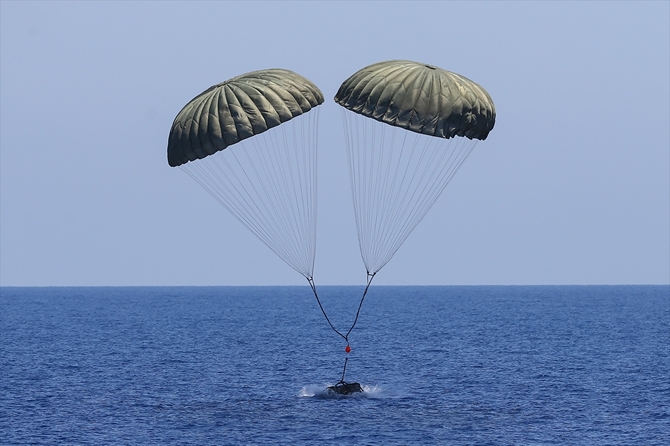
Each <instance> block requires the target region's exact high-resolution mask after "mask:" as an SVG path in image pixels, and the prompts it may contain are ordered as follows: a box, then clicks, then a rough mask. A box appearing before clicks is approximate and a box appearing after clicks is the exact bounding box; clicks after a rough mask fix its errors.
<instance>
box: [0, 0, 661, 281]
mask: <svg viewBox="0 0 670 446" xmlns="http://www.w3.org/2000/svg"><path fill="white" fill-rule="evenodd" d="M669 5H670V3H668V2H611V3H610V2H593V3H586V2H568V3H562V2H536V3H532V2H520V3H505V2H491V3H488V2H476V3H467V2H463V3H459V2H448V3H440V2H425V3H423V2H370V3H358V2H296V3H290V2H289V3H280V2H268V3H264V2H239V3H236V2H223V3H214V2H204V3H195V2H188V3H179V2H169V3H159V2H104V3H92V2H64V3H56V2H45V3H39V2H8V1H3V2H1V3H0V20H1V23H0V25H1V26H0V32H1V35H0V88H1V94H0V102H1V104H0V117H1V121H0V125H1V128H0V285H2V286H52V285H53V286H60V285H96V286H97V285H289V284H303V283H304V279H303V278H302V277H301V276H300V275H299V274H297V273H296V272H295V271H293V270H292V269H291V268H290V267H288V266H287V265H285V264H284V263H283V262H282V261H281V260H280V259H279V258H277V257H276V256H275V255H274V254H273V253H272V252H271V251H270V250H269V249H268V248H267V247H266V246H265V245H263V244H262V243H261V242H260V241H258V240H257V239H256V238H255V237H254V236H253V235H252V234H250V233H249V232H247V230H246V229H245V228H244V227H243V226H242V225H241V224H240V223H238V222H237V221H236V220H235V219H234V218H233V217H232V216H231V215H229V214H228V213H227V211H226V210H225V209H224V208H222V207H221V206H220V205H219V204H218V203H217V202H216V201H214V200H213V199H212V198H211V197H210V196H209V195H208V194H207V193H206V192H205V191H204V190H202V189H201V188H200V187H199V186H198V185H197V184H196V183H195V182H194V181H192V180H191V179H190V178H189V177H188V176H187V175H186V174H184V173H183V172H181V171H180V170H179V169H174V168H170V167H169V166H168V164H167V157H166V143H167V136H168V132H169V130H170V126H171V124H172V121H173V119H174V117H175V116H176V114H177V113H178V112H179V110H180V109H181V108H182V107H183V105H185V104H186V103H187V102H188V101H189V100H190V99H192V98H193V97H194V96H195V95H197V94H198V93H200V92H201V91H203V90H205V89H206V88H208V87H209V86H211V85H213V84H216V83H219V82H222V81H224V80H226V79H229V78H231V77H234V76H237V75H240V74H242V73H246V72H248V71H252V70H258V69H264V68H273V67H278V68H287V69H290V70H293V71H296V72H298V73H300V74H301V75H303V76H305V77H307V78H308V79H310V80H311V81H312V82H314V83H315V84H316V85H317V86H319V88H320V89H321V90H322V91H323V93H324V95H325V97H326V101H325V103H324V104H323V105H322V106H321V109H320V130H319V217H318V242H317V256H316V267H315V281H316V283H317V284H323V285H325V284H333V285H339V284H362V283H363V281H364V279H365V269H364V267H363V264H362V261H361V258H360V254H359V252H358V245H357V238H356V230H355V225H354V218H353V211H352V204H351V196H350V192H349V184H348V177H347V170H346V155H345V150H344V139H343V134H342V133H343V130H342V122H341V117H340V111H339V108H340V107H339V106H338V105H336V104H335V103H334V102H333V99H332V98H333V96H334V94H335V93H336V91H337V89H338V87H339V86H340V84H341V83H342V81H344V80H345V79H346V78H347V77H349V76H350V75H351V74H353V73H354V72H355V71H357V70H358V69H360V68H362V67H364V66H366V65H369V64H371V63H374V62H379V61H383V60H390V59H408V60H414V61H418V62H423V63H428V64H432V65H436V66H439V67H441V68H444V69H447V70H450V71H454V72H456V73H459V74H462V75H464V76H466V77H468V78H470V79H472V80H473V81H475V82H477V83H479V84H481V85H482V86H483V87H484V88H486V90H487V91H488V92H489V93H490V95H491V97H492V98H493V100H494V102H495V105H496V110H497V119H496V126H495V128H494V129H493V131H492V132H491V134H490V135H489V137H488V139H487V140H486V141H484V142H481V143H479V144H478V145H477V147H476V148H475V150H474V152H473V153H472V154H471V155H470V157H469V159H468V160H467V162H466V163H465V164H464V165H463V166H462V167H461V169H460V170H459V172H458V173H457V174H456V176H455V178H454V180H453V181H452V182H451V183H450V185H449V186H448V187H447V189H446V190H445V193H444V194H443V195H442V196H441V197H440V199H439V200H438V201H437V203H436V204H435V206H434V207H433V209H431V211H430V212H429V213H428V215H427V216H426V218H425V219H424V220H423V221H422V222H421V223H420V224H419V226H418V227H417V228H416V230H415V231H414V233H413V234H412V235H411V236H410V237H409V238H408V239H407V241H406V242H405V244H404V245H403V246H402V247H401V248H400V250H399V251H398V252H397V253H396V255H395V257H394V258H393V260H391V262H390V263H389V264H388V265H387V266H386V267H385V268H384V269H383V270H382V271H381V272H380V273H379V274H378V275H377V278H376V279H375V283H377V284H380V285H381V284H394V285H404V284H415V285H431V284H436V285H450V284H454V285H456V284H459V285H460V284H466V285H478V284H482V285H484V284H502V285H504V284H652V283H653V284H667V283H670V124H669V123H670V86H669V82H668V79H670V69H669V66H670V48H669V42H670V31H669V30H670V23H669V22H670V8H669ZM204 228H210V229H207V230H205V229H204ZM211 228H216V229H214V230H212V229H211Z"/></svg>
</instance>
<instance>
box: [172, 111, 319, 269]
mask: <svg viewBox="0 0 670 446" xmlns="http://www.w3.org/2000/svg"><path fill="white" fill-rule="evenodd" d="M318 111H319V110H318V109H313V110H311V111H310V112H309V113H305V114H303V115H301V116H298V117H296V118H294V119H292V120H291V121H289V122H286V123H284V124H282V125H280V126H278V127H274V128H272V129H269V130H268V131H266V132H263V133H261V134H259V135H256V136H254V137H252V138H248V139H245V140H243V141H240V142H238V143H237V144H234V145H232V146H229V147H228V148H226V149H225V150H223V151H221V152H218V153H215V154H212V155H209V156H207V157H206V158H204V159H199V160H195V161H191V162H188V163H186V164H184V165H182V166H181V169H182V170H183V171H184V172H186V173H187V174H188V175H189V176H190V177H191V178H193V179H194V180H195V181H196V182H197V183H198V184H200V186H202V187H203V188H204V189H205V190H206V191H207V192H209V193H210V195H212V196H213V197H214V198H215V199H216V200H217V201H218V202H219V203H220V204H221V205H222V206H223V207H224V208H226V209H228V210H229V211H230V212H231V213H232V214H233V216H234V217H235V218H237V220H239V221H240V222H241V223H242V224H243V225H244V226H246V227H247V229H249V230H250V231H251V232H252V233H253V234H254V235H256V236H257V237H258V238H259V239H260V240H261V241H262V242H263V243H264V244H265V245H267V246H268V247H269V248H270V249H271V250H272V251H273V252H274V253H275V254H277V255H278V256H279V257H280V258H281V259H282V260H284V261H285V262H286V263H287V264H288V265H289V266H291V267H292V268H293V269H295V270H296V271H297V272H299V273H300V274H301V275H303V276H304V277H306V278H308V279H311V278H312V275H313V270H314V258H315V254H316V198H317V197H316V194H317V190H316V183H317V181H316V174H317V137H316V130H317V128H318Z"/></svg>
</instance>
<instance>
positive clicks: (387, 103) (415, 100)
mask: <svg viewBox="0 0 670 446" xmlns="http://www.w3.org/2000/svg"><path fill="white" fill-rule="evenodd" d="M335 102H337V103H338V104H340V105H341V106H342V107H344V108H346V109H348V110H351V111H352V112H354V113H358V114H361V115H363V116H366V117H368V118H372V119H375V120H377V121H380V122H383V123H386V124H389V125H392V126H396V127H401V128H404V129H406V130H410V131H413V132H416V133H422V134H424V135H430V136H437V137H440V138H452V137H454V136H465V137H467V138H469V139H473V138H474V139H481V140H484V139H486V137H487V136H488V134H489V132H490V131H491V129H493V126H494V125H495V120H496V111H495V106H494V105H493V100H492V99H491V96H489V94H488V93H487V92H486V90H484V89H483V88H482V87H481V86H480V85H478V84H476V83H474V82H472V81H471V80H470V79H467V78H466V77H463V76H461V75H459V74H456V73H452V72H450V71H446V70H443V69H441V68H438V67H434V66H432V65H426V64H422V63H417V62H411V61H407V60H391V61H387V62H379V63H376V64H373V65H370V66H368V67H365V68H363V69H361V70H359V71H357V72H356V73H354V74H353V75H352V76H351V77H350V78H349V79H347V80H346V81H344V82H343V83H342V85H341V86H340V89H339V90H338V92H337V94H336V95H335Z"/></svg>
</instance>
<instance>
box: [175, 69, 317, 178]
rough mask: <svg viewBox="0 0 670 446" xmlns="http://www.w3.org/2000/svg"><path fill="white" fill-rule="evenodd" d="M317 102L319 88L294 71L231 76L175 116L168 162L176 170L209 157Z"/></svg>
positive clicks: (259, 72)
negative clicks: (183, 165)
mask: <svg viewBox="0 0 670 446" xmlns="http://www.w3.org/2000/svg"><path fill="white" fill-rule="evenodd" d="M322 103H323V93H321V90H319V89H318V87H317V86H316V85H314V84H313V83H312V82H310V81H309V80H307V79H305V78H304V77H302V76H300V75H299V74H297V73H294V72H293V71H289V70H283V69H279V68H273V69H269V70H261V71H253V72H251V73H247V74H243V75H241V76H237V77H234V78H232V79H229V80H227V81H225V82H222V83H220V84H218V85H214V86H213V87H210V88H209V89H207V90H205V91H204V92H202V93H201V94H199V95H198V96H196V97H195V98H194V99H193V100H191V101H190V102H189V103H188V104H186V106H185V107H184V108H183V109H182V110H181V111H180V112H179V114H178V115H177V117H176V118H175V120H174V122H173V123H172V129H171V130H170V136H169V138H168V163H169V164H170V166H172V167H176V166H180V165H182V164H184V163H187V162H189V161H193V160H196V159H200V158H204V157H206V156H208V155H212V154H213V153H216V152H218V151H220V150H223V149H225V148H226V147H228V146H229V145H231V144H235V143H237V142H239V141H242V140H243V139H246V138H249V137H251V136H254V135H257V134H259V133H262V132H265V131H266V130H268V129H270V128H272V127H275V126H278V125H279V124H281V123H283V122H286V121H289V120H291V119H293V118H295V117H296V116H299V115H302V114H303V113H306V112H308V111H309V110H311V109H312V108H313V107H316V106H317V105H319V104H322Z"/></svg>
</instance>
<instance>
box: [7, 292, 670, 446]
mask: <svg viewBox="0 0 670 446" xmlns="http://www.w3.org/2000/svg"><path fill="white" fill-rule="evenodd" d="M319 291H320V296H321V297H322V301H323V303H324V306H325V308H326V311H327V312H328V314H329V316H330V318H331V321H333V323H334V324H335V326H337V327H338V328H340V329H346V328H348V325H350V324H351V322H352V320H353V317H354V315H355V311H356V307H357V304H358V299H359V297H360V293H361V292H362V287H321V288H320V289H319ZM350 341H351V346H352V351H351V353H349V354H348V355H346V353H345V352H344V347H345V343H344V341H343V340H342V339H341V338H339V336H337V335H336V334H335V333H334V332H333V331H332V330H331V329H330V327H329V326H328V325H327V323H326V321H325V319H324V318H323V315H322V314H321V313H320V310H319V309H318V306H317V304H316V301H315V299H314V297H313V296H312V295H311V294H310V290H309V288H308V287H307V286H305V287H212V288H210V287H184V288H181V287H167V288H162V287H148V288H141V287H140V288H134V287H131V288H7V287H5V288H1V289H0V444H3V445H5V444H44V445H57V444H68V445H77V444H81V445H106V444H110V445H126V444H127V445H135V444H138V445H173V444H175V445H181V444H184V445H187V444H194V445H209V444H213V445H214V444H217V445H218V444H220V445H227V444H231V445H234V444H342V445H349V444H368V445H374V444H383V445H394V444H399V445H400V444H453V445H460V444H463V445H466V444H467V445H471V444H472V445H517V444H518V445H549V444H560V445H566V444H571V445H668V444H670V353H669V352H670V287H668V286H533V287H515V286H514V287H496V286H482V287H375V286H374V285H373V286H372V288H371V290H370V293H369V294H368V297H367V298H366V301H365V304H364V306H363V310H362V313H361V317H360V319H359V322H358V325H357V326H356V328H355V329H354V331H353V332H352V335H351V336H350ZM345 356H347V357H348V358H349V362H348V366H347V372H346V378H345V379H346V380H348V381H358V382H360V383H361V384H362V385H363V387H364V388H365V390H366V391H365V392H364V393H363V394H358V395H355V396H351V397H338V398H335V397H330V396H328V394H326V393H324V389H325V387H326V386H327V385H330V384H334V383H335V382H337V381H338V380H339V379H340V377H341V373H342V365H343V361H344V358H345Z"/></svg>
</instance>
